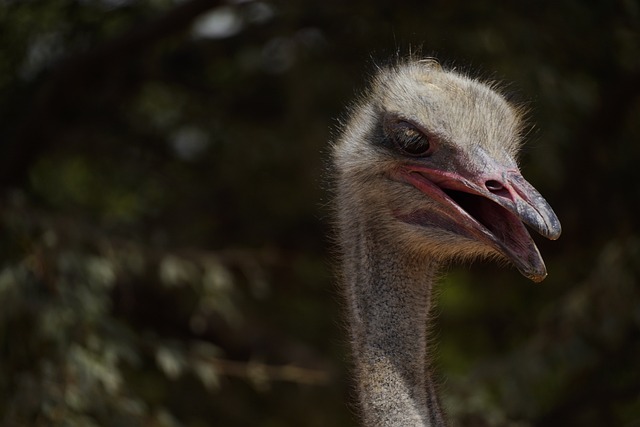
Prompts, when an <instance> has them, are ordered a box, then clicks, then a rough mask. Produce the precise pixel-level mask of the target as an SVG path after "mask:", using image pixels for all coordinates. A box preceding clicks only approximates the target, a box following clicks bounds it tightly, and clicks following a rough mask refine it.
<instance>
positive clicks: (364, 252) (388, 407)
mask: <svg viewBox="0 0 640 427" xmlns="http://www.w3.org/2000/svg"><path fill="white" fill-rule="evenodd" d="M384 246H386V245H382V246H381V245H377V244H375V243H374V242H360V245H355V248H354V249H355V250H356V251H357V252H359V253H353V254H350V256H348V257H347V258H346V259H355V260H358V262H353V263H351V264H349V263H348V262H347V263H346V264H345V280H346V283H345V287H346V291H347V298H348V309H349V313H348V314H349V318H350V319H349V322H350V335H351V341H352V354H353V359H354V363H355V367H356V375H357V381H358V395H359V396H358V397H359V400H360V407H361V410H362V416H363V417H364V420H365V425H367V426H371V427H377V426H389V427H390V426H394V427H395V426H398V425H403V426H411V427H418V426H444V425H445V423H444V420H443V416H442V412H441V410H440V405H439V403H438V398H437V395H436V391H435V389H436V387H435V384H434V381H433V378H432V375H431V369H430V365H429V362H428V361H429V345H428V343H429V341H428V339H427V332H428V323H429V320H430V311H431V306H432V298H433V293H432V286H433V277H434V276H435V274H436V272H435V269H436V265H435V264H431V265H430V264H429V263H428V262H426V263H425V262H417V260H416V262H411V261H410V260H408V259H407V257H403V256H402V255H401V252H394V251H391V250H389V247H388V246H387V247H384Z"/></svg>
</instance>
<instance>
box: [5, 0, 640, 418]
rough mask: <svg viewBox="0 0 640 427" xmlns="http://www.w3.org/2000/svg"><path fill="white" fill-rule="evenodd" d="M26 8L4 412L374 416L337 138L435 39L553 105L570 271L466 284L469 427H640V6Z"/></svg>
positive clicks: (456, 308) (541, 122) (549, 248)
mask: <svg viewBox="0 0 640 427" xmlns="http://www.w3.org/2000/svg"><path fill="white" fill-rule="evenodd" d="M388 3H389V2H382V1H377V2H375V1H354V2H347V1H330V0H329V1H314V2H295V1H236V2H229V3H225V2H221V1H203V0H190V1H189V0H183V1H171V0H47V1H29V0H21V1H18V0H13V1H11V0H2V1H0V220H1V222H2V238H1V239H0V257H1V258H0V259H1V262H2V266H1V269H0V425H3V426H9V427H13V426H144V427H156V426H157V427H160V426H162V427H174V426H185V427H200V426H223V427H227V426H228V427H234V426H238V427H240V426H265V427H267V426H268V427H277V426H355V425H356V417H355V416H354V412H355V410H354V408H353V406H352V405H353V403H352V402H353V401H352V393H351V391H350V390H351V387H352V384H351V382H350V381H351V380H350V376H349V373H348V367H349V359H348V351H347V349H346V345H345V343H346V340H345V334H344V328H343V319H342V317H341V316H342V315H341V299H340V294H339V291H338V289H337V287H336V285H335V283H334V282H333V280H332V272H331V268H332V267H331V266H332V255H331V239H330V238H329V237H327V236H329V234H330V228H331V227H330V219H329V209H328V208H327V206H328V204H329V192H328V191H327V189H326V185H325V183H326V182H327V180H326V173H325V172H324V171H325V170H326V169H327V167H326V166H327V141H328V140H330V139H331V137H332V135H333V134H335V132H336V129H337V126H338V118H339V117H341V116H344V114H345V111H346V110H345V106H346V105H347V104H348V102H350V100H352V99H353V98H354V96H355V95H356V94H357V93H359V92H360V91H361V90H364V88H366V81H367V76H368V75H370V73H371V72H372V71H373V70H374V69H375V64H385V63H388V61H389V60H390V59H391V60H393V58H395V57H397V56H398V55H399V56H405V55H407V54H409V53H410V52H414V53H415V52H416V51H420V50H421V52H422V54H423V55H429V56H436V57H437V58H439V59H440V61H441V62H442V63H443V64H445V66H447V67H455V68H456V69H457V70H460V71H463V72H468V73H470V74H471V75H474V76H478V77H480V78H483V79H485V80H497V81H500V82H504V84H503V85H502V87H503V91H504V92H505V94H506V95H507V96H508V97H509V98H510V99H513V100H514V101H515V102H517V103H520V104H524V105H526V106H527V108H528V109H529V111H530V114H529V119H530V122H531V123H532V129H531V131H530V132H529V134H528V136H527V145H526V147H525V149H524V150H523V153H522V158H521V164H522V169H523V173H524V175H525V176H526V177H527V179H528V180H529V181H530V182H532V183H533V184H534V185H535V186H536V188H538V190H540V192H541V193H542V194H543V195H544V196H545V197H546V198H547V200H548V201H549V202H550V204H551V205H552V206H553V207H554V209H555V211H556V212H557V214H558V216H559V217H560V220H561V222H562V225H563V236H562V237H561V239H560V240H559V241H557V242H547V241H539V246H540V249H541V252H542V253H543V256H544V258H545V260H546V262H547V266H548V270H549V277H548V278H547V280H546V281H545V282H543V283H542V284H539V285H536V284H533V283H531V282H529V281H527V280H526V279H525V278H523V277H521V276H520V275H519V274H518V273H517V271H516V270H514V269H512V268H504V267H500V266H496V265H494V264H481V263H477V264H474V265H472V266H467V267H463V268H461V267H455V268H452V269H451V271H450V272H449V274H448V275H447V277H446V278H445V279H444V280H443V283H442V286H441V290H440V304H439V307H438V313H439V317H438V322H437V325H436V326H435V327H434V333H435V336H436V339H437V340H438V341H439V345H438V351H437V355H436V357H437V358H436V363H437V364H438V366H439V372H440V373H441V378H442V381H441V382H442V395H443V400H444V403H445V404H446V406H447V408H448V412H449V414H450V416H451V418H452V420H454V421H456V422H457V423H458V425H465V426H518V427H524V426H587V427H588V426H628V427H631V426H640V366H639V361H640V289H639V283H638V281H639V277H640V230H639V227H638V225H639V224H640V222H639V220H638V218H639V215H640V185H639V184H640V167H639V166H638V161H639V160H640V143H639V142H640V141H639V138H640V83H639V82H640V4H639V3H638V2H637V1H635V0H618V1H605V0H602V1H578V0H553V1H551V0H546V1H538V2H490V1H486V0H480V1H475V2H462V1H414V2H402V3H400V2H396V4H395V5H394V6H390V5H389V4H388Z"/></svg>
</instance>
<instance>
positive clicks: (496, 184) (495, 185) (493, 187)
mask: <svg viewBox="0 0 640 427" xmlns="http://www.w3.org/2000/svg"><path fill="white" fill-rule="evenodd" d="M484 185H485V186H486V187H487V190H489V191H491V192H492V193H495V192H496V191H500V190H504V185H502V184H501V183H500V181H496V180H495V179H490V180H489V181H487V182H485V184H484Z"/></svg>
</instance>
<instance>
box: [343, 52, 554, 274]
mask: <svg viewBox="0 0 640 427" xmlns="http://www.w3.org/2000/svg"><path fill="white" fill-rule="evenodd" d="M521 131H522V120H521V113H520V111H519V110H518V109H517V108H515V107H513V106H512V105H510V104H509V103H508V102H507V101H506V100H505V99H504V98H503V97H502V96H500V95H499V94H498V93H496V92H495V91H494V90H492V89H491V88H490V87H488V86H486V85H485V84H482V83H480V82H478V81H476V80H473V79H470V78H468V77H466V76H463V75H460V74H457V73H455V72H451V71H445V70H443V69H442V68H441V67H440V66H439V65H438V64H437V63H435V62H434V61H417V62H407V63H404V64H399V65H397V66H394V67H390V68H388V69H386V70H382V71H381V72H380V73H379V74H378V75H377V76H376V78H375V79H374V81H373V83H372V86H371V90H370V91H369V92H368V93H367V95H366V96H365V97H363V98H362V99H361V100H360V102H359V103H358V104H356V106H355V108H354V109H353V112H352V116H351V118H350V121H349V122H348V123H347V125H346V126H345V128H344V131H343V134H342V137H341V138H340V139H339V140H338V141H337V142H336V144H335V146H334V161H335V165H336V168H337V172H338V195H337V201H338V204H339V209H338V211H339V212H338V220H339V221H340V223H341V224H343V226H342V228H343V230H344V229H350V228H349V227H346V226H345V224H350V223H352V221H354V219H355V218H363V221H365V222H366V224H362V227H366V228H367V230H368V232H370V233H375V234H376V235H378V237H379V238H382V239H384V241H386V242H389V243H392V244H393V243H396V244H394V245H393V246H394V247H395V248H398V250H402V251H406V252H407V253H406V254H405V255H413V256H418V257H420V256H427V257H429V259H432V260H434V259H435V260H437V261H440V262H443V261H446V260H449V259H452V258H460V257H462V258H465V257H476V256H484V257H487V256H489V257H496V256H497V257H499V258H502V259H507V260H509V261H510V262H512V263H513V264H514V265H515V266H516V267H517V268H518V270H519V271H520V272H521V273H522V274H523V275H525V276H526V277H528V278H530V279H532V280H534V281H540V280H542V279H544V278H545V276H546V268H545V265H544V262H543V260H542V258H541V256H540V253H539V252H538V249H537V248H536V245H535V244H534V242H533V240H532V239H531V237H530V235H529V233H528V231H527V229H526V227H525V226H524V225H523V223H524V224H526V225H528V226H529V227H530V228H532V229H533V230H535V231H537V232H538V233H540V234H541V235H543V236H545V237H547V238H550V239H556V238H558V237H559V235H560V231H561V229H560V223H559V221H558V219H557V217H556V215H555V214H554V212H553V211H552V209H551V207H550V206H549V205H548V204H547V202H546V201H545V200H544V199H543V198H542V196H541V195H540V194H539V193H538V192H537V191H536V190H535V189H534V188H533V187H532V186H531V185H530V184H529V183H528V182H527V181H525V180H524V178H523V177H522V175H521V174H520V171H519V169H518V166H517V163H516V155H517V152H518V149H519V147H520V144H521ZM352 228H353V227H351V229H352ZM347 234H348V233H347ZM343 239H346V240H349V235H345V236H343ZM347 244H349V242H347Z"/></svg>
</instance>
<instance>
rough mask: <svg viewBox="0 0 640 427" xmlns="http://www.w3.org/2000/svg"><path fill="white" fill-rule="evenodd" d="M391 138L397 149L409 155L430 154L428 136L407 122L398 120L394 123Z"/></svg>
mask: <svg viewBox="0 0 640 427" xmlns="http://www.w3.org/2000/svg"><path fill="white" fill-rule="evenodd" d="M391 138H392V139H393V142H394V144H395V146H396V148H397V149H398V150H400V151H401V152H402V153H403V154H408V155H410V156H416V157H419V156H426V155H428V154H430V151H431V143H430V142H429V138H428V137H427V136H426V135H425V134H424V133H422V132H421V131H420V130H419V129H417V128H416V127H415V126H414V125H412V124H411V123H409V122H405V121H399V122H397V123H395V124H394V126H393V129H392V133H391Z"/></svg>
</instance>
